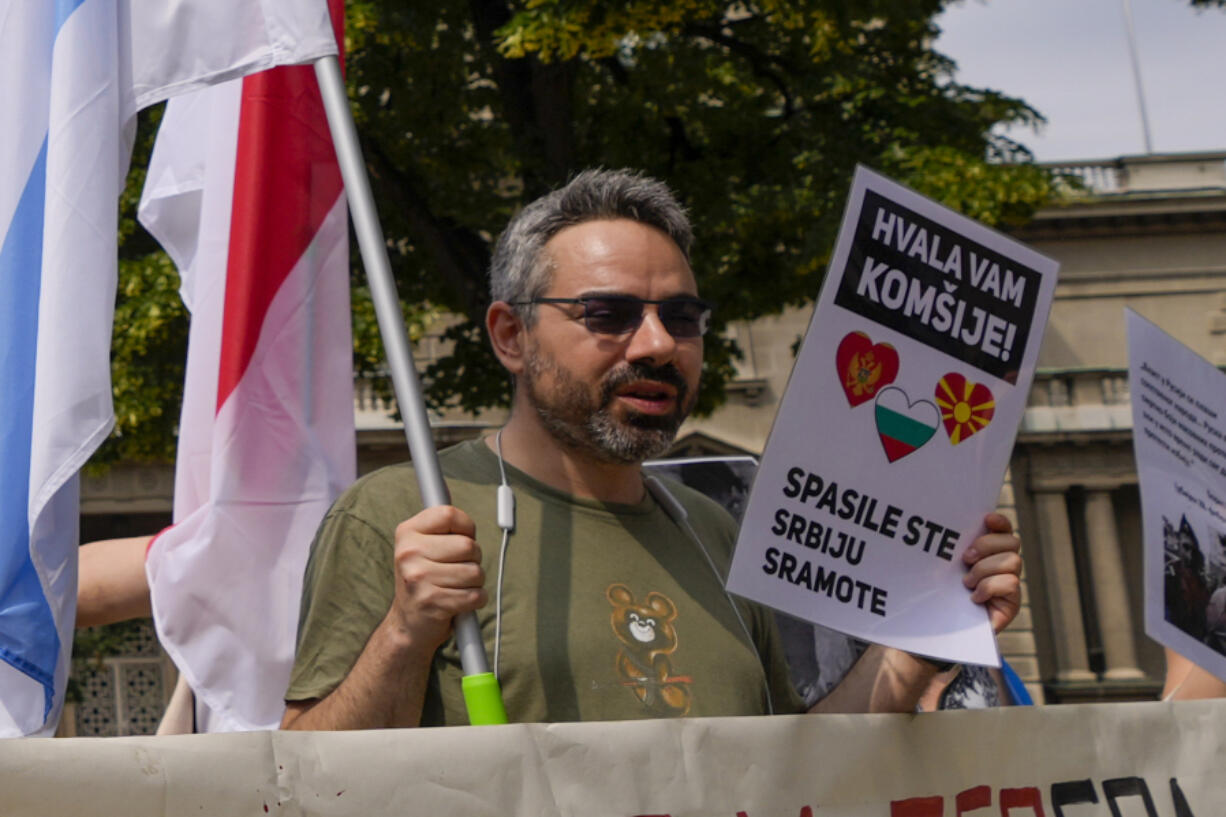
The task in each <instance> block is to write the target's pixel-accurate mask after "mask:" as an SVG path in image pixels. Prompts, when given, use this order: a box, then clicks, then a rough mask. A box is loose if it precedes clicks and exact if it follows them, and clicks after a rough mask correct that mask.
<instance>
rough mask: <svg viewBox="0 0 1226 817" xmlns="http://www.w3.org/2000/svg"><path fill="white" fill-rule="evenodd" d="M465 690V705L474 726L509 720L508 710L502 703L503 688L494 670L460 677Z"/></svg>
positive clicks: (492, 724) (490, 724) (461, 686)
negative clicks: (499, 685)
mask: <svg viewBox="0 0 1226 817" xmlns="http://www.w3.org/2000/svg"><path fill="white" fill-rule="evenodd" d="M460 688H461V689H462V690H463V691H464V706H465V707H467V708H468V722H469V723H470V724H472V725H473V726H496V725H498V724H500V723H506V722H507V710H506V708H505V707H504V706H503V705H502V690H501V689H500V688H499V687H498V679H497V678H495V677H494V673H492V672H482V673H478V674H477V675H465V676H464V677H463V678H461V679H460Z"/></svg>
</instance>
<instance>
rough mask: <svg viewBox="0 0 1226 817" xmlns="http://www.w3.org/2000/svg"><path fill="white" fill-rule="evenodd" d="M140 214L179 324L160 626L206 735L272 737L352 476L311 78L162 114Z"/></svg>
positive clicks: (185, 104)
mask: <svg viewBox="0 0 1226 817" xmlns="http://www.w3.org/2000/svg"><path fill="white" fill-rule="evenodd" d="M331 7H332V18H333V25H334V27H335V28H336V30H337V32H338V33H339V32H340V30H341V26H342V25H343V22H342V20H343V11H342V8H343V6H342V3H341V2H339V0H333V2H332V3H331ZM338 39H339V38H338ZM140 219H141V222H142V223H143V224H145V226H146V227H147V228H148V229H149V231H150V232H151V233H153V234H154V235H155V236H156V237H157V238H158V240H159V241H160V242H161V243H162V245H163V246H164V247H165V248H166V249H167V251H168V252H169V253H170V255H171V257H172V258H173V259H174V261H175V264H176V265H177V266H178V267H179V270H180V272H181V274H182V277H183V284H182V290H181V291H182V295H183V299H184V302H185V303H186V304H187V306H188V308H189V309H190V310H191V313H192V320H191V333H190V339H189V347H188V363H187V380H186V385H185V388H184V400H183V414H182V419H181V422H180V429H179V453H178V460H177V464H176V472H175V508H174V522H175V523H174V525H173V526H172V527H171V528H169V529H167V530H166V531H164V532H163V533H162V534H161V535H159V536H158V537H157V538H156V539H155V540H154V541H153V544H152V545H151V546H150V549H149V554H148V558H147V561H146V568H147V572H148V576H149V585H150V589H151V593H152V598H153V613H154V621H155V623H156V625H157V630H158V635H159V637H160V639H161V641H162V644H163V645H164V646H165V648H166V650H167V651H168V652H169V653H170V655H171V657H172V658H173V659H174V661H175V663H176V664H177V665H178V667H179V670H180V672H181V673H182V674H183V675H184V677H186V679H187V681H188V683H189V684H190V685H191V687H192V689H193V690H194V691H195V693H196V697H197V725H198V728H200V730H201V731H229V730H237V729H266V728H271V727H275V726H276V724H277V723H278V722H279V720H280V718H281V714H282V711H283V702H282V696H283V694H284V692H285V687H286V683H287V681H288V678H289V669H290V664H291V661H292V659H293V652H294V639H295V633H296V628H297V616H298V604H299V592H300V589H301V585H302V573H303V569H304V566H305V564H306V558H307V551H308V549H309V545H310V543H311V539H312V537H313V535H314V533H315V528H316V527H317V526H318V524H319V522H320V520H321V519H322V518H323V515H324V513H325V512H326V511H327V509H328V507H329V506H330V505H331V503H332V501H333V500H334V499H335V498H336V496H337V495H338V494H339V492H340V491H341V490H342V489H343V488H344V487H346V486H347V485H348V484H349V483H350V482H351V481H352V480H353V478H354V472H355V449H354V429H353V371H352V354H353V353H352V342H351V336H350V318H349V274H348V268H349V264H348V241H347V235H348V234H347V210H346V207H345V201H344V195H343V190H342V184H341V175H340V170H339V168H338V166H337V162H336V156H335V152H334V150H333V147H332V140H331V137H330V136H329V132H328V127H327V122H326V120H325V116H324V110H323V105H322V102H321V100H320V95H319V88H318V84H317V82H316V79H315V74H314V71H313V69H312V68H311V67H310V66H297V67H291V68H277V69H273V70H270V71H265V72H263V73H260V74H255V75H252V76H249V77H247V78H245V79H243V80H240V81H235V82H230V83H226V84H223V85H218V86H215V87H212V88H208V89H206V90H203V91H200V92H198V93H195V94H192V95H189V96H184V97H181V98H178V99H175V100H174V101H173V102H171V104H170V105H169V106H168V107H167V111H166V116H165V119H164V120H163V123H162V126H161V130H160V131H159V133H158V141H157V143H156V145H155V147H154V153H153V158H152V160H151V162H150V168H149V175H148V178H147V181H146V185H145V191H144V196H143V198H142V202H141V207H140Z"/></svg>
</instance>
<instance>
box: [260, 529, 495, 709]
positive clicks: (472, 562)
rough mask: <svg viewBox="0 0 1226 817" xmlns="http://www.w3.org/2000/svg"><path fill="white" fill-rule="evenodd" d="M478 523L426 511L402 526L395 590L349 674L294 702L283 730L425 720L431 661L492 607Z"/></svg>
mask: <svg viewBox="0 0 1226 817" xmlns="http://www.w3.org/2000/svg"><path fill="white" fill-rule="evenodd" d="M475 533H476V530H475V527H474V525H473V522H472V519H471V518H470V517H469V516H468V515H467V514H465V513H464V512H463V511H461V510H459V509H457V508H453V507H450V506H443V507H438V508H427V509H426V510H424V511H422V512H421V513H419V514H417V515H416V516H414V517H412V518H411V519H409V520H407V521H405V522H402V523H401V524H400V525H399V527H397V528H396V549H395V554H394V556H393V559H394V560H395V574H396V592H395V596H394V597H393V599H392V604H391V608H390V609H389V610H388V612H387V615H386V616H385V617H384V618H383V620H382V621H381V622H380V623H379V626H378V627H376V628H375V631H374V632H373V633H372V634H371V636H370V639H369V640H368V641H367V642H366V646H365V647H364V648H363V649H362V652H361V654H359V656H358V659H357V661H356V662H355V663H354V665H353V667H352V669H350V670H349V674H348V675H346V676H345V679H344V680H343V681H342V682H341V683H340V685H339V686H337V687H336V689H334V690H332V692H330V693H328V694H327V695H326V696H324V697H323V698H317V699H314V700H308V701H290V702H288V704H287V706H286V710H285V716H284V717H283V718H282V720H281V728H282V729H316V730H321V729H381V728H386V727H399V726H417V725H419V724H420V723H421V712H422V706H423V705H424V703H425V696H426V684H427V681H428V678H429V673H430V663H431V661H432V660H433V658H434V653H435V651H436V650H437V649H438V647H439V646H440V645H441V644H442V643H443V642H444V641H445V640H446V639H447V636H448V635H449V634H450V632H451V622H452V619H453V618H454V617H455V616H456V615H458V614H460V613H466V612H471V611H473V610H476V609H477V608H479V607H481V606H482V605H483V604H485V599H486V594H485V590H484V589H483V585H484V583H485V574H484V572H483V571H482V569H481V551H480V549H479V548H478V547H477V543H476V541H475V540H474V539H473V537H474V535H475Z"/></svg>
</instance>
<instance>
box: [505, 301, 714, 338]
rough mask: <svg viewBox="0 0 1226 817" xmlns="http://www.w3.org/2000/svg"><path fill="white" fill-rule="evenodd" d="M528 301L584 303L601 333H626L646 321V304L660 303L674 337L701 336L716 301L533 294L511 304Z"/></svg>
mask: <svg viewBox="0 0 1226 817" xmlns="http://www.w3.org/2000/svg"><path fill="white" fill-rule="evenodd" d="M527 304H578V305H580V306H582V307H583V325H584V326H586V327H587V331H589V332H595V333H596V334H598V335H625V334H627V333H629V332H633V331H634V330H635V329H638V328H639V325H640V324H642V322H643V307H644V306H645V305H647V304H654V305H655V306H656V311H657V314H658V315H659V316H660V323H662V324H663V325H664V329H665V331H667V332H668V334H670V335H672V336H673V337H674V338H700V337H702V336H703V335H705V334H706V333H707V327H708V325H709V324H710V322H711V310H712V308H713V307H712V305H711V304H709V303H707V302H706V301H704V300H702V299H701V298H694V297H692V296H688V295H682V296H679V297H676V298H665V299H663V300H660V301H653V300H649V299H646V298H636V297H634V296H633V295H585V296H583V297H582V298H532V299H531V300H528V301H512V302H511V306H526V305H527Z"/></svg>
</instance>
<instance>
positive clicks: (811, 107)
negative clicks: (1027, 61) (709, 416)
mask: <svg viewBox="0 0 1226 817" xmlns="http://www.w3.org/2000/svg"><path fill="white" fill-rule="evenodd" d="M945 4H946V3H945V0H854V1H849V0H802V1H801V2H796V0H791V1H790V2H784V0H757V1H756V2H719V0H678V1H677V2H672V3H651V2H647V1H646V0H629V2H616V3H615V2H610V0H463V1H461V0H439V1H438V2H435V3H418V2H410V1H409V0H351V1H350V2H349V4H348V9H347V15H348V23H347V25H348V28H347V35H346V50H347V59H346V67H347V81H348V85H349V93H350V99H351V102H352V106H353V110H354V115H355V118H356V120H357V124H358V130H359V133H360V134H361V138H362V148H363V152H364V154H365V157H366V161H367V165H368V168H369V171H370V175H371V181H372V186H373V188H374V191H375V195H376V198H377V200H378V205H379V212H380V216H381V220H382V224H383V229H384V232H385V234H386V236H387V238H388V248H389V252H390V255H391V261H392V266H393V269H394V272H395V275H396V277H397V283H398V286H399V289H400V295H401V298H402V306H403V307H404V308H405V312H406V315H407V317H408V319H409V322H410V325H411V326H412V327H414V331H420V325H421V322H422V321H424V320H428V319H429V318H431V317H432V316H434V315H436V314H439V313H442V312H452V313H455V314H458V315H460V316H462V318H463V320H462V321H461V322H460V323H459V324H457V325H455V326H453V327H452V328H451V329H450V330H449V331H448V334H447V338H446V340H447V341H448V342H449V343H450V344H451V345H452V347H453V353H452V354H451V356H450V357H447V358H444V359H442V360H440V361H438V362H436V363H434V364H433V365H432V366H430V368H429V369H428V370H427V372H426V373H425V378H424V379H425V382H426V385H427V389H428V393H429V395H430V398H431V400H432V401H433V402H434V403H435V404H436V406H442V405H451V406H457V407H460V408H462V409H464V410H468V411H474V412H475V411H477V410H479V409H481V408H483V407H487V406H490V405H495V404H498V403H501V402H505V400H506V398H507V396H508V389H507V380H506V377H505V375H504V374H503V372H502V370H501V368H500V367H499V366H498V364H497V362H496V361H495V360H494V358H493V356H492V354H491V353H490V352H489V351H488V349H487V344H486V342H485V339H484V332H483V329H482V328H481V323H482V316H483V314H484V311H485V307H486V306H487V294H486V283H485V273H486V268H487V265H488V260H489V254H490V249H491V245H492V242H493V240H494V238H495V237H496V236H497V235H498V233H499V231H500V230H501V229H502V228H503V226H505V224H506V222H507V220H508V218H509V217H510V216H511V215H512V214H513V213H514V212H515V210H516V209H517V208H518V207H520V206H521V205H522V204H523V203H524V202H526V201H529V200H531V199H532V198H535V197H536V196H538V195H540V194H541V193H543V192H545V191H547V190H549V189H550V188H552V187H554V186H556V185H557V184H559V183H561V182H564V181H565V180H566V179H567V178H568V177H569V176H571V175H572V174H573V173H575V172H576V171H577V170H579V169H581V168H584V167H591V166H604V167H621V166H629V167H636V168H641V169H642V170H644V171H645V172H647V173H649V174H651V175H653V176H656V177H658V178H661V179H664V180H665V181H667V182H668V183H669V184H670V185H671V186H672V187H673V188H674V189H675V190H676V191H677V192H678V194H679V196H680V197H681V198H682V200H683V201H684V202H685V204H686V205H687V206H688V207H689V209H690V211H691V216H692V218H693V221H694V226H695V233H696V235H697V236H698V243H697V246H696V247H695V249H694V266H695V270H696V272H697V274H698V276H699V282H700V286H701V288H702V291H703V295H704V296H705V297H708V298H710V299H712V300H714V301H715V302H716V303H717V304H718V305H719V307H718V310H717V313H716V322H715V329H716V331H717V332H718V331H719V330H720V329H721V328H723V327H724V326H725V325H726V324H727V323H728V322H730V321H737V320H747V319H754V318H757V317H761V316H764V315H769V314H772V313H776V312H778V311H779V310H781V309H782V308H784V307H785V306H788V305H796V304H803V303H806V302H810V301H812V300H813V299H814V298H815V296H816V294H817V291H818V287H819V286H820V283H821V279H822V275H823V273H824V269H825V266H826V263H827V261H828V258H829V254H830V252H831V250H832V244H833V240H834V236H835V233H836V231H837V226H838V221H839V218H840V216H841V213H842V209H843V203H844V197H845V194H846V190H847V188H848V186H849V183H850V180H851V175H852V173H853V171H854V168H855V166H856V165H857V164H858V163H863V164H867V165H869V166H872V167H874V168H876V169H878V170H880V171H882V172H884V173H886V174H889V175H891V176H893V177H895V178H898V179H899V180H900V181H902V182H904V183H906V184H909V185H911V186H912V187H915V188H917V189H918V190H920V191H921V192H923V193H926V194H927V195H930V196H933V197H934V198H937V199H938V200H941V201H943V202H945V203H947V204H949V205H951V206H953V207H955V208H957V209H959V210H961V211H963V212H965V213H967V214H969V215H971V216H972V217H974V218H977V219H979V220H981V221H984V222H986V223H989V224H993V225H997V226H1000V227H1003V228H1008V227H1010V226H1012V225H1016V224H1019V223H1022V222H1024V221H1025V220H1026V219H1027V218H1028V217H1029V215H1030V214H1031V213H1032V212H1033V210H1034V209H1035V208H1036V207H1037V206H1039V205H1041V204H1042V203H1043V202H1045V201H1046V200H1047V199H1048V197H1049V196H1050V195H1051V180H1050V178H1049V175H1048V174H1047V173H1046V172H1045V171H1043V170H1041V169H1039V168H1037V167H1035V166H1034V165H1032V164H1029V163H1028V162H1029V160H1030V155H1029V153H1028V152H1027V151H1026V150H1025V149H1024V148H1022V147H1021V146H1020V145H1018V144H1016V143H1014V142H1012V141H1010V140H1008V139H1006V138H1004V137H1002V136H1000V135H999V127H998V126H1000V125H1003V124H1006V123H1023V124H1037V123H1038V122H1040V121H1041V118H1040V117H1039V115H1038V114H1037V113H1036V112H1035V111H1033V110H1032V109H1031V108H1029V107H1028V106H1027V105H1025V104H1024V103H1023V102H1021V101H1020V100H1017V99H1013V98H1010V97H1008V96H1006V95H1004V94H1001V93H998V92H996V91H991V90H983V89H976V88H969V87H965V86H962V85H959V84H958V83H956V82H954V81H953V78H952V69H953V66H952V65H951V64H950V62H949V61H948V60H947V59H945V58H944V57H942V56H941V55H940V54H938V53H936V52H934V51H933V50H932V48H931V44H932V42H933V41H934V39H935V37H936V35H937V33H938V32H937V30H936V28H935V27H934V24H933V19H934V18H935V16H936V14H937V13H938V12H939V11H940V10H941V9H942V7H943V6H944V5H945ZM141 149H142V146H141V145H140V144H138V149H137V154H138V158H137V162H136V163H137V164H140V165H141V166H143V163H141V162H140V160H139V155H140V152H141ZM137 175H138V172H135V171H134V175H133V180H135V179H136V178H137ZM133 183H135V182H133ZM129 191H130V192H132V191H135V193H138V192H139V187H132V186H131V185H130V186H129ZM128 199H129V197H128V195H127V194H125V202H128ZM125 213H127V204H125ZM125 218H126V216H125ZM127 223H128V222H127V221H126V220H125V225H126V224H127ZM146 238H147V237H146ZM124 248H125V249H124V252H125V255H124V258H125V259H127V260H126V261H125V264H124V266H123V268H122V271H121V275H122V276H123V281H124V283H123V284H121V288H123V289H124V291H125V293H127V292H130V293H131V294H130V295H129V294H125V295H123V296H121V297H122V298H129V297H130V298H133V299H134V300H138V301H140V303H139V304H137V303H134V304H133V305H131V306H127V305H126V304H125V303H123V302H122V301H121V304H120V309H121V313H120V314H122V315H123V326H122V327H121V321H120V320H119V318H118V316H117V321H116V336H117V345H118V344H131V349H130V351H129V352H122V351H119V350H117V353H116V364H117V367H119V368H120V369H124V370H125V371H124V372H123V373H122V376H121V375H120V373H119V372H118V369H117V377H116V383H117V400H118V398H119V396H120V392H121V391H123V393H124V394H130V395H131V400H132V402H131V404H130V406H131V407H125V408H124V409H121V410H120V411H121V413H122V414H127V415H130V417H131V418H132V419H133V420H134V422H133V423H127V424H125V425H123V426H121V428H120V431H121V432H122V436H121V437H118V438H117V440H118V441H122V442H119V443H117V444H118V445H120V446H121V448H122V451H123V452H124V456H142V457H143V456H154V455H155V453H157V452H160V455H162V456H165V455H167V454H168V453H169V439H168V438H167V437H166V436H165V435H166V434H167V433H168V431H169V430H170V429H172V428H173V420H174V418H176V417H177V416H178V408H177V398H176V397H174V396H172V395H170V394H169V393H168V390H167V389H166V388H165V387H166V386H167V384H169V383H172V382H174V383H177V382H178V381H179V379H181V369H180V370H175V369H174V367H173V366H172V365H171V362H170V361H171V358H174V357H176V356H179V358H180V359H181V352H182V344H181V343H178V345H176V342H175V341H173V340H172V337H171V335H172V334H173V332H180V333H181V332H182V330H183V327H184V325H185V322H184V319H183V316H182V313H181V312H180V313H178V314H177V315H176V314H171V311H170V310H171V307H170V306H169V305H168V304H166V302H165V300H164V299H162V295H163V294H164V293H165V292H167V291H171V290H173V287H172V286H171V281H170V278H169V276H170V275H172V274H173V273H172V272H171V271H170V270H169V269H168V267H167V266H166V265H165V263H164V259H161V260H156V259H155V257H154V256H152V255H150V254H151V253H153V252H154V251H153V250H152V249H147V248H145V245H144V244H143V243H142V239H141V234H140V231H139V230H137V229H134V230H132V231H131V232H129V233H128V234H127V235H126V238H125V242H124ZM137 249H139V250H141V251H140V252H137V251H136V250H137ZM360 269H361V268H360V263H359V262H358V261H357V260H356V255H355V262H354V270H355V341H354V347H355V365H356V366H357V368H358V371H359V372H361V373H372V372H377V371H379V370H380V367H381V363H380V361H381V359H382V352H381V348H380V346H379V344H378V340H377V336H376V333H375V331H374V321H373V317H372V310H371V309H370V307H369V303H368V300H366V299H365V291H364V286H363V285H362V283H361V272H360ZM159 326H160V327H163V328H164V331H165V332H166V333H169V334H165V335H160V334H158V332H160V331H163V330H162V329H159V328H158V327H159ZM121 334H122V335H124V337H122V338H121ZM128 335H131V337H127V336H128ZM180 337H181V334H180ZM142 338H144V340H142ZM706 354H707V359H706V369H705V372H704V387H703V392H702V402H701V404H700V406H699V409H700V411H709V410H710V409H712V408H713V407H714V406H716V405H717V404H718V403H719V402H720V401H721V400H722V398H723V394H724V384H725V383H726V382H727V379H728V378H729V377H730V376H731V374H732V371H733V369H732V363H733V361H734V357H735V355H736V354H737V350H736V349H735V348H734V346H733V345H732V344H730V343H728V342H724V341H722V340H720V339H719V338H718V337H715V338H713V339H712V340H711V341H710V342H708V344H707V353H706ZM124 355H127V356H126V357H125V356H124ZM145 367H148V368H147V369H146V368H145ZM137 372H140V373H139V374H134V373H137ZM121 383H122V384H124V385H122V386H121V385H120V384H121ZM125 405H128V404H125ZM159 411H160V414H159V413H158V412H159ZM146 434H147V436H145V435H146ZM158 440H163V441H164V443H165V444H162V445H161V447H160V448H159V447H158V445H159V444H158V443H157V441H158ZM125 446H126V447H125ZM114 450H120V449H118V448H117V449H114Z"/></svg>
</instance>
